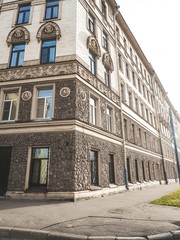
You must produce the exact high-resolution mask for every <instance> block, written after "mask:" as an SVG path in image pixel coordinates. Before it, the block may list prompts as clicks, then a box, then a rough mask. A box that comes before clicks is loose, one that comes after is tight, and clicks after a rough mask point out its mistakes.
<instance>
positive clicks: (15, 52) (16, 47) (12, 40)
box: [6, 27, 30, 67]
mask: <svg viewBox="0 0 180 240" xmlns="http://www.w3.org/2000/svg"><path fill="white" fill-rule="evenodd" d="M29 41H30V34H29V31H28V30H27V29H26V28H24V27H16V28H14V29H13V30H12V31H11V32H10V33H9V35H8V37H7V40H6V42H7V44H8V46H12V50H11V58H10V65H9V66H10V67H20V66H23V63H24V52H25V45H26V44H28V43H29Z"/></svg>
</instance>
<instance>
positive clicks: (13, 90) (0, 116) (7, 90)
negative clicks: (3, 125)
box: [0, 88, 21, 122]
mask: <svg viewBox="0 0 180 240" xmlns="http://www.w3.org/2000/svg"><path fill="white" fill-rule="evenodd" d="M20 92H21V88H2V89H1V98H0V102H1V103H2V110H1V114H0V121H1V122H15V121H16V120H17V119H18V114H19V104H20ZM7 93H18V97H17V106H16V114H15V119H13V120H9V117H8V120H3V114H4V100H5V95H6V94H7ZM11 109H12V108H11ZM10 115H11V114H10V113H9V116H10Z"/></svg>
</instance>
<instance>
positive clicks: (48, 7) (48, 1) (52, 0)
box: [44, 0, 60, 21]
mask: <svg viewBox="0 0 180 240" xmlns="http://www.w3.org/2000/svg"><path fill="white" fill-rule="evenodd" d="M50 2H58V4H57V5H55V6H47V5H48V3H50ZM57 6H58V9H57V16H55V17H54V16H52V15H53V12H54V8H55V7H57ZM47 9H51V10H50V15H51V16H50V17H47ZM59 10H60V0H46V3H45V13H44V20H47V21H48V20H50V19H53V20H54V19H58V18H59Z"/></svg>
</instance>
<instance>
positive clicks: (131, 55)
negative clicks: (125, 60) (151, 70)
mask: <svg viewBox="0 0 180 240" xmlns="http://www.w3.org/2000/svg"><path fill="white" fill-rule="evenodd" d="M130 57H131V59H132V58H133V52H132V48H130Z"/></svg>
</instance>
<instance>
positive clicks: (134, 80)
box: [132, 71, 136, 87]
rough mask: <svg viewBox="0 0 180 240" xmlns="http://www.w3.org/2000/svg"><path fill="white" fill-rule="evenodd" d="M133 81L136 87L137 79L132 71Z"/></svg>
mask: <svg viewBox="0 0 180 240" xmlns="http://www.w3.org/2000/svg"><path fill="white" fill-rule="evenodd" d="M132 80H133V85H134V86H135V87H136V79H135V73H134V71H132Z"/></svg>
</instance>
